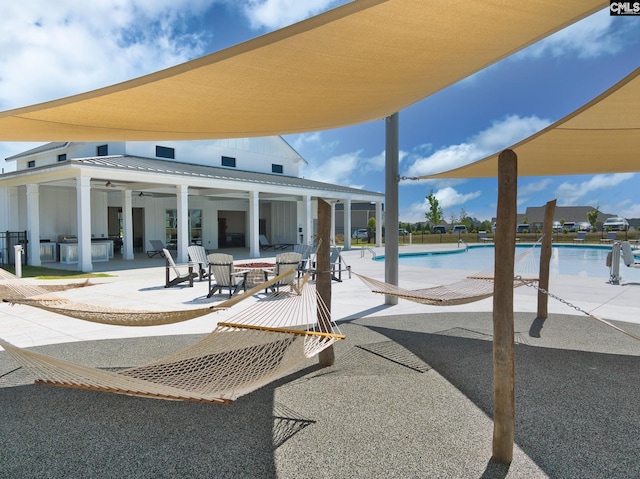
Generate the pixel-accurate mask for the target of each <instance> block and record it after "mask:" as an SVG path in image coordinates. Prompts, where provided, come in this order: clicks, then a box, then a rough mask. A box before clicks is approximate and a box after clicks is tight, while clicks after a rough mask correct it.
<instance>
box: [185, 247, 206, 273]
mask: <svg viewBox="0 0 640 479" xmlns="http://www.w3.org/2000/svg"><path fill="white" fill-rule="evenodd" d="M187 254H188V255H189V261H191V262H192V263H193V264H195V265H197V267H198V276H199V277H200V281H202V280H204V279H205V278H207V277H208V276H209V260H208V259H207V251H206V250H205V249H204V248H203V247H202V246H198V245H191V246H187Z"/></svg>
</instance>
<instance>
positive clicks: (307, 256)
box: [293, 244, 312, 274]
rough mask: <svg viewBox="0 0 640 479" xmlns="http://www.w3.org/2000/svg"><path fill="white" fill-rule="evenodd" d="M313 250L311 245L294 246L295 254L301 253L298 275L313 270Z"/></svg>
mask: <svg viewBox="0 0 640 479" xmlns="http://www.w3.org/2000/svg"><path fill="white" fill-rule="evenodd" d="M311 249H312V246H311V245H310V244H295V245H293V252H294V253H300V255H301V259H300V264H299V266H298V274H300V273H304V272H306V271H308V270H309V269H311Z"/></svg>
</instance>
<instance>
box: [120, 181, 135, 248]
mask: <svg viewBox="0 0 640 479" xmlns="http://www.w3.org/2000/svg"><path fill="white" fill-rule="evenodd" d="M122 229H123V232H122V234H123V235H124V238H123V239H124V243H123V244H122V259H124V260H131V259H133V201H132V199H131V190H124V191H122Z"/></svg>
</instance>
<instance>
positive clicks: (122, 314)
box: [0, 270, 284, 326]
mask: <svg viewBox="0 0 640 479" xmlns="http://www.w3.org/2000/svg"><path fill="white" fill-rule="evenodd" d="M11 276H13V278H11ZM282 276H284V275H281V276H278V277H275V278H272V279H270V280H269V281H267V282H265V283H262V284H260V285H258V286H256V287H254V288H252V289H251V290H249V291H247V292H245V293H244V294H242V295H237V296H234V297H232V298H230V299H228V300H226V301H223V302H221V303H218V304H216V305H215V306H206V307H200V308H194V309H183V310H180V309H176V310H171V311H152V310H135V309H121V308H112V307H107V306H102V305H92V304H86V303H77V302H75V301H71V300H69V299H66V298H61V297H51V292H49V291H47V290H46V289H44V288H42V287H40V286H37V285H34V284H30V283H27V282H25V281H24V280H23V279H21V278H18V277H17V276H14V275H11V273H8V272H7V271H4V270H0V278H3V280H2V281H0V284H2V285H3V286H7V287H8V288H9V289H11V290H12V291H13V292H14V293H15V296H16V297H14V298H5V299H3V301H4V302H6V303H10V304H24V305H28V306H33V307H35V308H39V309H43V310H45V311H49V312H52V313H57V314H62V315H64V316H69V317H71V318H76V319H82V320H84V321H91V322H94V323H101V324H110V325H114V326H160V325H163V324H173V323H178V322H181V321H188V320H190V319H195V318H199V317H200V316H205V315H207V314H210V313H213V312H215V311H220V310H223V309H227V308H230V307H231V306H233V305H234V304H237V303H239V302H240V301H242V300H243V299H245V298H248V297H250V296H252V295H254V294H256V293H259V292H260V291H261V290H263V289H265V288H266V287H268V286H270V285H271V284H273V283H275V282H277V281H280V280H281V279H282Z"/></svg>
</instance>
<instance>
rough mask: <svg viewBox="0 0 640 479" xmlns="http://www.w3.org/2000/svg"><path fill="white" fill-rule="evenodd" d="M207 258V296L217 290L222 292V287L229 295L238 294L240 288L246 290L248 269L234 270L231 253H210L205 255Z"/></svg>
mask: <svg viewBox="0 0 640 479" xmlns="http://www.w3.org/2000/svg"><path fill="white" fill-rule="evenodd" d="M207 260H208V262H209V293H208V294H207V298H210V297H211V296H213V295H214V294H216V292H218V291H219V292H220V293H222V290H223V289H224V288H228V289H229V297H232V296H235V295H236V294H238V291H240V288H243V290H244V291H247V275H248V274H249V270H248V269H247V270H242V271H236V270H235V266H234V265H233V256H232V255H230V254H224V253H211V254H210V255H208V256H207ZM212 278H213V281H212Z"/></svg>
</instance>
